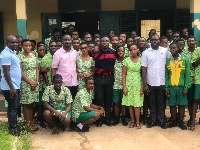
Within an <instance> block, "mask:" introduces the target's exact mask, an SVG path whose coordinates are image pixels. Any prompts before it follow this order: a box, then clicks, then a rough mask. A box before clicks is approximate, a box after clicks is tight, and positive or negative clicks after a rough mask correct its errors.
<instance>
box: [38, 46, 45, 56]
mask: <svg viewBox="0 0 200 150" xmlns="http://www.w3.org/2000/svg"><path fill="white" fill-rule="evenodd" d="M37 53H38V57H40V58H42V57H44V55H45V47H44V46H43V45H39V46H37Z"/></svg>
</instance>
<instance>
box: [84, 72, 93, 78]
mask: <svg viewBox="0 0 200 150" xmlns="http://www.w3.org/2000/svg"><path fill="white" fill-rule="evenodd" d="M83 76H84V77H85V78H87V77H90V76H91V74H90V73H84V74H83Z"/></svg>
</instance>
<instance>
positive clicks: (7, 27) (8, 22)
mask: <svg viewBox="0 0 200 150" xmlns="http://www.w3.org/2000/svg"><path fill="white" fill-rule="evenodd" d="M0 12H2V13H3V34H4V42H6V37H7V36H8V35H17V18H16V3H15V0H1V2H0Z"/></svg>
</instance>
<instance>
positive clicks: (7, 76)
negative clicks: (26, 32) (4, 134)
mask: <svg viewBox="0 0 200 150" xmlns="http://www.w3.org/2000/svg"><path fill="white" fill-rule="evenodd" d="M6 45H7V46H6V47H5V49H4V50H3V51H2V52H1V54H0V64H1V65H0V66H1V76H2V79H1V89H2V93H3V95H4V97H5V99H6V101H7V102H8V123H9V131H10V133H11V134H12V135H15V136H19V135H20V130H19V127H18V126H17V110H18V107H19V103H20V97H19V93H20V84H21V68H20V60H19V58H18V56H17V54H16V50H17V47H18V43H17V39H16V37H14V36H12V35H10V36H8V37H7V38H6Z"/></svg>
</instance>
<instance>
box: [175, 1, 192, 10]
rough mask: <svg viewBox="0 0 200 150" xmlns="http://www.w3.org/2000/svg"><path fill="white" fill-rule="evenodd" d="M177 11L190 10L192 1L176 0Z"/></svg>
mask: <svg viewBox="0 0 200 150" xmlns="http://www.w3.org/2000/svg"><path fill="white" fill-rule="evenodd" d="M176 8H177V9H190V0H176Z"/></svg>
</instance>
